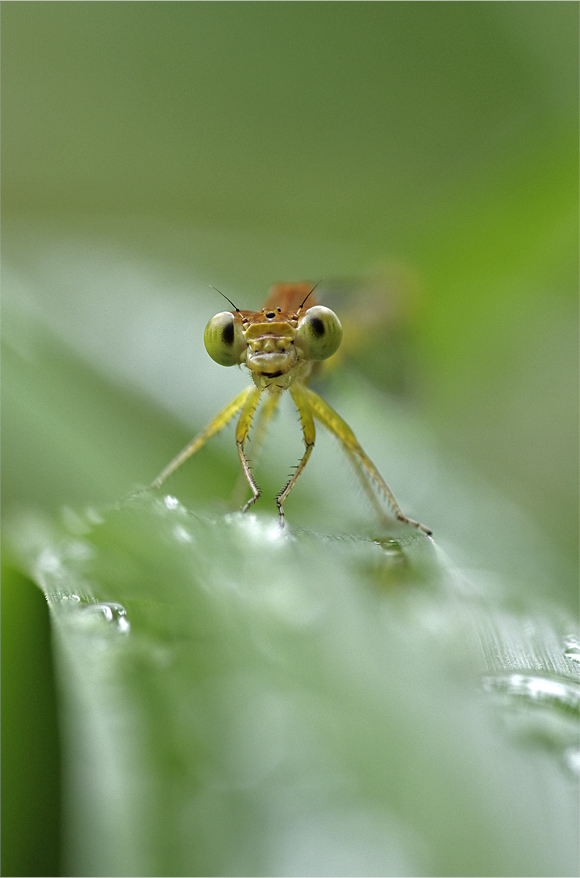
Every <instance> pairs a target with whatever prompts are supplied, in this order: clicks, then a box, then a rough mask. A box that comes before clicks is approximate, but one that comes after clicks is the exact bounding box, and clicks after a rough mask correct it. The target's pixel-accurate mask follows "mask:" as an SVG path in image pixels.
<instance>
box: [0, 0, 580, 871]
mask: <svg viewBox="0 0 580 878" xmlns="http://www.w3.org/2000/svg"><path fill="white" fill-rule="evenodd" d="M2 12H3V16H2V17H3V27H2V75H3V106H2V121H3V134H2V144H3V188H2V206H3V263H4V320H3V325H4V329H3V338H4V343H3V363H4V365H3V369H4V382H3V409H4V430H3V436H4V442H3V450H4V466H3V476H2V486H3V506H4V511H5V514H6V515H7V516H9V517H13V516H15V515H17V514H20V513H21V512H22V510H31V509H34V510H37V511H44V512H45V513H49V514H50V515H56V514H59V512H60V510H61V508H62V507H64V506H66V507H74V508H76V507H80V506H82V505H83V504H84V505H86V504H94V505H98V504H102V503H110V502H113V501H115V500H116V499H117V498H119V497H120V496H122V495H124V494H126V493H127V492H128V491H130V490H131V489H132V488H133V487H134V486H135V485H136V484H146V483H147V482H148V481H149V480H150V479H151V478H152V477H153V476H154V475H155V474H156V473H157V472H158V471H159V470H160V469H161V468H162V467H163V465H164V464H165V463H166V462H167V461H168V460H169V459H170V458H171V456H172V455H173V454H174V453H175V452H176V451H177V450H178V449H179V448H180V447H181V445H182V444H184V442H185V441H187V439H188V438H189V436H190V435H192V434H193V432H194V431H195V429H197V428H199V427H201V426H202V425H203V423H204V420H207V418H209V417H210V416H211V415H212V413H213V412H214V411H215V410H217V408H218V406H219V405H220V404H225V403H226V402H227V401H228V399H229V398H230V397H232V396H233V395H234V392H235V391H236V390H237V389H238V388H241V386H243V384H244V383H245V379H244V378H243V376H239V377H238V376H230V373H229V372H226V371H225V370H220V369H219V367H216V366H215V365H214V364H212V363H211V362H210V361H209V360H207V358H206V357H205V354H204V352H203V350H202V343H201V331H202V329H203V326H204V324H205V323H206V321H207V320H208V319H209V317H211V316H212V314H213V313H214V312H215V311H218V310H220V309H221V307H222V306H221V304H220V302H219V301H218V302H217V303H216V301H215V299H216V297H215V296H214V295H213V294H211V291H210V290H209V289H208V284H210V283H211V284H215V286H217V287H218V288H220V289H222V290H223V291H224V292H225V293H227V295H228V296H230V298H232V299H233V300H234V301H235V302H236V303H237V304H239V306H240V307H242V308H244V307H246V308H251V307H256V308H258V307H260V306H261V301H262V299H263V297H264V295H265V292H266V290H267V288H268V287H269V285H270V284H271V283H273V282H275V281H278V280H302V279H305V278H307V279H312V280H314V281H316V280H318V279H320V278H324V281H323V285H322V289H323V290H325V291H326V292H327V294H328V304H331V306H334V305H335V303H336V309H337V310H338V312H339V315H340V316H341V317H342V316H344V317H345V325H346V324H347V322H348V323H349V324H350V327H351V328H350V330H347V332H346V334H345V348H346V353H345V356H344V359H343V361H342V363H341V364H339V365H340V368H338V367H337V368H336V369H335V370H333V371H332V373H331V375H330V376H329V378H328V379H327V380H328V385H327V387H328V389H329V393H330V394H332V393H335V394H336V395H335V397H334V398H335V399H339V398H340V395H341V393H342V394H344V399H345V400H346V402H347V404H348V400H349V399H350V400H351V405H352V408H351V411H355V410H356V407H355V405H354V402H352V400H355V399H359V400H362V402H360V407H361V412H360V420H357V421H356V422H353V426H354V428H355V430H356V432H357V433H359V432H360V433H361V438H364V439H365V442H364V444H365V445H366V444H367V443H370V448H369V450H370V451H371V455H374V454H379V456H380V453H381V452H380V449H381V447H382V442H383V438H384V437H383V436H382V435H381V434H380V433H378V432H377V431H378V427H377V428H376V429H375V432H374V433H373V420H374V410H375V408H374V407H375V406H381V407H385V406H386V408H387V410H388V411H392V412H394V413H395V414H393V418H394V420H396V421H397V419H399V420H402V421H404V424H405V425H406V426H405V427H404V428H403V429H402V432H400V433H399V436H400V438H399V440H398V441H399V442H400V444H401V445H402V446H405V447H407V446H408V447H410V448H411V449H412V450H411V452H410V455H411V458H412V457H413V454H419V456H421V453H422V452H424V453H423V457H422V460H423V463H422V465H421V467H419V469H417V467H416V466H413V464H409V466H408V471H409V472H411V473H414V478H415V481H416V484H415V485H414V486H411V487H409V488H408V498H409V499H408V501H407V504H406V503H405V502H404V501H405V493H404V492H405V490H406V481H407V479H406V476H405V475H404V474H403V477H400V482H399V485H401V486H402V490H403V495H402V499H401V502H402V505H403V506H404V507H405V508H407V506H408V505H409V504H410V508H409V511H410V512H411V513H413V514H416V515H417V516H419V517H420V518H421V519H422V520H424V521H425V523H427V524H428V525H430V526H431V527H433V529H434V531H435V533H436V536H437V537H439V538H441V539H442V541H443V542H445V541H447V545H448V546H452V547H453V546H455V547H458V551H459V554H460V555H461V552H462V551H463V553H464V557H465V558H467V559H468V560H469V559H471V560H473V557H474V553H475V555H477V557H478V560H480V559H481V558H485V557H486V553H488V554H489V555H490V556H492V557H494V556H495V555H496V553H497V554H498V555H499V554H500V553H501V552H502V551H503V552H504V553H505V552H507V553H508V554H509V545H510V539H511V536H508V537H506V541H507V546H508V548H507V549H505V547H503V548H501V549H500V548H498V546H497V545H496V540H497V539H499V538H498V537H497V533H495V532H494V531H493V527H494V525H493V523H492V519H493V516H494V502H495V501H494V499H493V498H498V500H497V502H498V504H499V505H498V507H497V508H498V516H499V517H501V519H502V524H501V526H499V525H498V526H497V529H498V530H505V531H506V532H507V534H508V535H510V534H511V533H512V531H511V527H512V522H515V523H516V524H515V525H514V527H515V528H516V530H518V529H519V532H523V531H528V532H529V534H530V535H531V536H530V545H535V546H537V547H538V551H539V552H540V554H542V557H546V556H547V555H549V556H550V559H552V560H551V561H550V565H551V569H552V571H556V573H555V574H554V575H553V576H552V577H550V578H549V580H546V583H545V589H546V596H547V597H552V598H554V599H555V600H556V601H557V602H560V603H561V604H563V605H564V606H566V607H567V608H569V609H572V610H574V609H575V608H576V606H577V596H576V582H577V572H576V571H577V547H578V463H577V460H578V455H577V452H578V368H577V367H578V299H577V288H578V277H577V251H578V247H577V240H578V211H577V201H578V198H577V191H578V187H577V168H578V136H577V130H578V84H577V71H578V5H577V4H576V3H565V2H553V3H552V2H549V3H548V2H539V3H535V2H522V3H480V2H473V3H472V2H458V3H440V2H435V3H423V2H417V3H399V2H389V3H383V2H381V3H230V2H225V3H195V2H185V3H157V2H153V3H141V2H136V3H128V2H127V3H115V4H113V3H101V2H96V3H77V2H73V3H59V2H47V3H44V2H43V3H41V2H31V3H5V4H3V10H2ZM325 301H327V300H326V299H325ZM349 318H350V319H349ZM216 370H217V371H216ZM222 372H223V374H222ZM236 382H237V383H236ZM360 388H364V389H365V390H364V394H363V395H361V394H360V393H359V390H360ZM349 393H350V396H349ZM384 394H388V395H389V397H390V402H388V397H386V396H385V395H384ZM329 398H331V399H332V396H331V397H329ZM365 400H367V401H370V402H367V403H365ZM365 405H366V415H365ZM389 407H390V408H389ZM340 411H341V413H342V414H343V415H345V416H347V419H349V413H348V412H345V411H344V409H340ZM387 441H388V439H386V438H385V442H387ZM220 443H221V444H220ZM414 443H415V444H414ZM323 447H324V446H323ZM296 448H299V437H298V444H297V445H296ZM375 448H376V449H377V450H376V451H375V450H374V449H375ZM322 453H323V452H321V454H322ZM294 454H295V452H290V461H289V462H292V461H293V455H294ZM204 455H205V456H204V458H203V465H200V466H199V467H197V468H196V469H195V470H194V472H195V489H196V492H197V496H198V498H199V497H201V498H202V500H205V501H207V502H208V503H210V502H212V500H213V499H214V497H215V495H216V493H217V494H218V496H220V497H221V498H223V501H224V502H225V501H226V500H227V498H228V492H229V491H230V490H231V485H232V484H233V483H234V481H235V479H236V475H237V465H236V459H235V453H234V451H233V447H232V439H231V436H228V437H226V438H225V439H224V441H223V442H221V440H220V441H217V442H216V444H215V448H211V449H209V448H208V450H207V453H206V452H204ZM314 461H315V458H314V457H313V460H312V462H311V464H310V467H316V465H317V464H315V462H314ZM396 462H397V461H396V459H393V460H391V461H390V462H389V463H388V467H389V468H391V469H392V468H393V467H395V468H396ZM283 466H284V467H287V464H286V463H284V464H283ZM381 469H385V472H384V474H385V477H386V478H387V481H388V482H389V484H391V487H393V489H394V491H395V494H396V495H397V496H398V497H399V496H400V494H401V488H399V485H398V484H397V482H396V479H397V476H395V484H392V482H391V478H390V476H389V472H390V471H391V469H387V468H385V467H383V466H381ZM192 472H193V471H190V474H189V476H187V475H186V476H184V478H183V480H182V482H183V484H184V485H186V483H187V482H188V481H191V480H192V479H193V475H192ZM451 473H455V474H457V473H459V474H460V477H461V480H462V481H463V484H466V485H467V493H468V494H470V496H471V503H472V505H471V506H470V507H469V508H467V507H466V506H465V505H464V503H463V495H461V494H460V493H459V492H458V491H457V489H456V487H455V485H454V484H453V483H452V480H451V476H450V474H451ZM268 478H269V476H268V475H267V473H266V474H265V476H264V479H265V480H266V483H268ZM312 478H315V475H314V476H313V477H312ZM279 481H280V478H279V476H278V475H277V474H276V475H274V476H272V479H271V484H272V491H271V492H270V493H272V492H273V491H275V489H276V485H277V484H278V482H279ZM410 481H412V479H410ZM184 490H187V488H186V487H184ZM316 490H317V489H316V486H315V484H314V482H307V481H306V476H305V487H304V493H303V494H302V499H301V497H300V495H298V494H297V495H296V498H295V500H294V498H293V502H295V506H294V510H295V512H294V520H295V522H296V523H297V524H300V523H306V524H308V525H310V526H313V523H315V522H316V520H317V517H318V516H319V515H321V516H322V519H323V522H324V517H323V514H322V512H320V511H319V510H320V509H322V507H318V506H316V505H315V504H314V505H313V501H312V498H313V497H315V495H316ZM484 495H485V497H486V499H485V501H484V499H483V497H484ZM480 498H481V504H480V503H479V500H480ZM264 509H266V507H264ZM290 509H291V507H290V504H289V506H288V512H290ZM478 509H479V512H478V511H477V510H478ZM481 509H485V510H486V511H485V513H481ZM309 514H310V518H309ZM478 516H479V518H478ZM326 522H327V525H326V526H328V527H335V528H340V526H341V518H340V515H339V514H337V515H336V516H335V518H334V519H333V517H332V514H331V512H330V511H329V510H328V509H327V519H326ZM349 524H350V522H347V523H346V525H344V524H343V528H344V527H347V526H348V525H349ZM321 526H322V525H321ZM476 531H478V533H479V535H478V533H476ZM492 533H493V550H491V545H490V541H491V537H490V534H492ZM467 544H469V545H470V549H469V550H467V549H466V548H465V546H466V545H467ZM511 545H513V541H512V543H511ZM478 552H479V555H478V554H477V553H478ZM524 554H525V555H526V558H525V559H524V561H523V562H522V556H519V557H517V558H515V560H514V562H513V563H514V566H516V567H517V566H518V565H521V564H522V563H523V564H524V567H525V564H526V563H527V564H529V565H530V567H533V566H535V560H534V558H533V557H532V556H531V555H530V553H529V552H527V550H526V552H525V553H524ZM5 557H6V559H7V560H6V563H7V575H6V577H5V591H4V595H5V596H7V597H6V600H8V601H9V603H8V604H7V605H6V611H5V614H4V616H3V625H5V626H9V627H10V630H11V631H17V632H20V633H19V636H18V637H13V638H12V639H8V641H7V644H6V647H3V650H4V649H7V650H8V654H7V655H6V657H5V664H4V665H3V676H6V675H8V676H7V680H8V683H9V687H10V680H12V681H14V680H17V682H19V683H20V686H19V685H15V684H14V685H12V688H9V689H8V691H9V692H11V693H13V694H12V695H11V696H10V697H14V698H15V699H16V702H15V703H17V702H18V698H17V696H18V692H19V691H20V687H23V688H26V683H25V681H26V680H28V679H29V678H30V679H38V675H37V674H36V676H35V671H34V666H35V662H36V665H37V666H38V667H39V668H43V667H45V665H46V662H47V661H49V658H48V657H49V653H48V649H47V645H46V637H45V636H43V637H39V636H36V635H34V636H32V632H33V631H36V630H38V625H41V622H39V621H38V620H39V619H41V617H42V615H43V613H44V612H45V608H44V607H43V606H42V604H41V602H39V601H38V600H37V595H34V597H31V596H30V594H29V593H27V589H32V585H31V584H30V583H29V582H28V581H27V580H25V579H23V577H22V572H21V571H20V570H19V569H18V563H17V561H16V560H14V559H13V558H12V557H11V555H10V550H8V552H7V554H6V556H5ZM506 563H508V562H506ZM522 579H525V577H524V575H523V574H522ZM541 589H542V586H541V584H540V586H539V590H540V592H541ZM3 600H4V597H3ZM32 618H34V619H36V623H34V624H32V623H30V624H29V621H28V620H29V619H32ZM19 626H20V627H19ZM22 642H26V643H27V646H28V656H29V660H30V667H29V668H28V670H26V668H24V667H23V666H22V665H21V664H20V663H19V661H18V659H17V658H16V655H17V654H16V652H15V651H14V650H15V649H16V646H14V648H13V645H14V644H16V643H20V644H21V643H22ZM38 673H40V671H39V672H38ZM20 707H21V709H20V713H19V710H18V709H17V708H16V707H15V709H14V711H10V712H9V715H8V717H6V712H5V713H4V719H3V724H5V723H9V724H10V723H11V722H14V723H17V722H20V723H21V725H20V726H18V727H17V733H16V734H13V736H12V738H10V739H9V740H13V741H15V742H16V743H15V744H14V747H15V748H16V750H15V752H16V751H18V747H17V744H18V743H19V745H20V748H21V750H20V751H19V752H16V756H15V757H14V759H15V760H16V764H18V759H21V760H22V762H23V764H27V765H28V764H29V761H27V760H28V756H27V754H28V753H29V752H30V748H31V747H34V743H32V744H31V742H30V740H28V738H27V734H26V729H27V728H28V727H29V726H30V725H31V721H30V719H29V721H28V722H26V721H23V720H22V719H19V717H22V716H28V717H29V718H30V717H33V723H36V722H37V720H38V714H34V712H32V713H30V712H29V713H28V714H26V711H24V713H22V705H20ZM51 709H52V708H51V707H50V705H49V706H48V707H47V708H46V710H47V711H48V713H46V714H43V716H44V715H45V716H46V717H48V719H46V723H47V724H48V725H47V728H48V727H49V726H50V728H51V729H53V730H54V728H55V726H54V719H50V717H51V716H52V714H50V710H51ZM36 710H37V711H38V710H40V706H39V705H37V706H36ZM30 711H32V708H31V707H30ZM18 729H24V731H23V732H18ZM9 731H10V729H9ZM27 747H28V748H29V749H28V750H27V749H26V748H27ZM52 751H54V752H55V753H56V752H57V748H56V747H53V748H52ZM13 764H14V763H13ZM53 767H54V766H53ZM47 774H48V778H47V780H46V789H47V790H48V793H47V794H46V797H45V798H46V802H47V803H48V804H47V805H46V807H47V809H48V811H49V812H51V813H54V808H56V807H57V806H56V805H54V801H56V800H57V799H55V800H54V801H53V804H52V805H51V804H50V798H49V797H50V795H51V794H52V795H54V796H55V797H58V785H56V784H55V783H54V782H52V780H51V778H52V774H51V772H50V771H48V770H47ZM44 780H45V779H44V777H43V771H42V768H41V767H38V768H37V770H36V773H34V772H32V774H31V776H30V786H31V787H32V788H35V789H41V788H43V787H42V785H43V784H44ZM50 791H52V793H51V792H50ZM4 810H6V804H5V809H4ZM14 813H16V812H14ZM27 813H28V812H27ZM27 819H28V820H33V824H34V822H36V821H37V820H38V819H39V818H38V817H36V816H33V817H31V816H30V814H29V813H28V817H27V816H26V813H24V812H23V814H22V816H21V817H20V818H19V820H18V821H16V825H15V826H13V827H12V830H13V831H12V834H11V835H10V836H9V847H8V850H9V852H10V851H15V854H14V857H15V860H14V862H21V863H22V862H24V863H25V865H23V866H21V867H20V868H22V869H24V870H25V871H23V872H18V871H12V872H10V870H9V871H5V870H4V867H3V871H4V874H48V873H49V872H48V871H47V869H48V868H49V867H48V866H47V864H46V862H43V861H42V859H41V860H35V861H34V862H33V861H27V860H26V857H27V856H28V857H32V853H31V851H30V846H29V845H27V843H26V839H27V838H28V837H30V832H31V831H32V829H31V826H27V825H26V820H27ZM19 832H20V836H19ZM19 839H20V840H19ZM10 845H12V847H11V846H10ZM5 851H6V847H5ZM9 855H10V853H9ZM5 856H6V854H5ZM50 856H53V857H57V856H58V854H57V853H52V854H50ZM18 857H21V858H24V860H22V859H20V860H18ZM53 862H55V861H54V860H53ZM6 863H7V861H6ZM6 868H8V864H7V865H6ZM13 868H17V867H16V866H15V867H13ZM54 868H56V867H54ZM35 869H36V871H35ZM26 870H28V871H26ZM38 870H40V871H38ZM43 870H44V871H43Z"/></svg>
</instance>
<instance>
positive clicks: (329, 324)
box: [296, 305, 342, 360]
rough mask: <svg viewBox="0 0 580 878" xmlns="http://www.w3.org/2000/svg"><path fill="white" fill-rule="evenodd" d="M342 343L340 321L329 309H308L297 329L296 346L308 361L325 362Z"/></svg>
mask: <svg viewBox="0 0 580 878" xmlns="http://www.w3.org/2000/svg"><path fill="white" fill-rule="evenodd" d="M341 341H342V326H341V325H340V320H339V319H338V317H337V316H336V314H335V313H334V311H331V310H330V308H325V307H324V306H323V305H314V306H313V307H312V308H309V309H308V311H307V312H306V314H305V315H304V317H303V318H302V320H301V321H300V325H299V327H298V332H297V334H296V344H297V345H298V347H299V348H301V350H302V355H303V357H304V358H305V359H308V360H327V359H328V357H331V356H332V355H333V354H334V353H335V352H336V351H337V350H338V348H339V346H340V343H341Z"/></svg>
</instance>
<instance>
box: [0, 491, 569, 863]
mask: <svg viewBox="0 0 580 878" xmlns="http://www.w3.org/2000/svg"><path fill="white" fill-rule="evenodd" d="M408 530H409V529H406V528H402V527H401V528H395V527H394V531H393V534H392V535H391V536H390V537H387V536H386V535H384V536H383V538H382V539H374V540H373V539H370V538H367V539H364V538H362V537H361V538H354V537H347V536H344V537H340V536H337V535H329V534H320V533H315V532H312V531H306V530H298V531H293V530H292V529H287V530H285V531H281V530H280V529H279V527H278V524H277V522H276V519H275V518H274V517H266V518H263V517H257V516H254V515H245V516H244V515H242V514H241V513H236V514H233V515H228V516H225V517H217V518H216V517H208V516H207V515H204V514H201V513H200V512H199V511H191V510H188V509H186V508H185V507H184V506H182V505H181V503H179V501H178V500H177V499H176V498H175V497H172V496H171V495H166V496H165V497H164V498H161V497H156V496H152V495H149V494H144V495H142V496H141V497H138V498H135V499H133V500H131V501H127V502H126V503H124V504H122V505H120V506H118V507H117V508H115V509H109V510H106V511H104V512H102V514H101V517H100V518H99V519H98V520H96V515H95V512H94V511H93V512H92V513H85V514H82V515H81V514H77V515H76V516H75V517H74V518H73V517H71V516H70V515H69V527H68V533H67V534H66V535H65V536H64V537H61V538H60V539H58V538H55V535H54V534H53V535H51V534H50V532H49V531H48V530H47V527H46V522H44V523H43V522H42V520H38V519H34V518H31V517H30V516H24V517H23V518H22V519H20V520H19V521H18V523H17V525H16V524H15V525H14V532H15V533H17V536H16V537H15V542H17V543H18V545H19V551H20V553H21V556H22V558H23V559H26V563H27V564H28V565H29V567H30V571H31V575H32V576H33V577H34V578H35V579H36V581H37V582H38V583H39V584H40V585H41V587H42V589H43V590H44V592H45V594H46V597H47V600H48V602H49V606H50V609H51V614H52V618H53V622H54V630H55V642H56V649H57V663H58V670H59V681H60V687H61V693H62V699H63V706H64V717H65V739H66V747H65V754H66V761H67V771H66V787H67V796H66V811H67V839H68V863H67V868H68V874H80V875H90V874H99V875H135V874H140V875H198V874H210V875H211V874H213V875H230V874H246V875H263V874H272V875H289V874H295V875H301V874H308V875H320V874H336V875H341V874H342V875H418V874H449V875H453V874H457V875H458V874H490V875H492V874H513V875H524V874H529V875H561V874H573V870H574V868H575V865H574V864H575V858H576V846H575V826H576V823H575V814H576V805H577V803H576V797H575V785H574V783H573V772H574V766H575V765H576V766H577V762H575V759H577V757H576V756H574V752H575V749H574V744H575V734H576V730H577V722H576V713H577V709H578V699H579V689H578V684H577V682H576V683H575V682H574V669H575V667H576V665H575V662H576V661H577V658H578V654H577V651H576V652H575V651H574V644H573V643H572V641H569V642H568V646H566V642H565V637H566V635H568V636H570V631H571V629H569V628H568V627H567V626H568V625H569V621H568V620H564V619H562V618H559V619H558V618H555V619H553V620H552V621H550V620H549V618H548V617H547V615H546V614H545V613H544V614H542V615H540V614H536V615H535V616H532V617H530V616H528V617H525V618H524V617H522V616H521V615H515V614H512V613H510V612H509V611H508V609H507V608H504V609H502V608H501V607H500V606H499V605H498V604H497V601H496V600H495V599H494V598H493V590H491V591H490V589H489V586H488V585H486V583H485V582H484V580H483V579H480V581H477V580H475V581H469V580H468V579H466V578H465V576H464V575H462V574H461V573H460V572H459V571H458V570H457V569H454V568H453V566H452V565H451V564H450V562H449V561H448V560H447V558H446V556H445V554H444V553H443V552H442V551H441V550H440V549H439V548H438V547H437V545H436V544H434V543H433V542H432V541H431V540H429V539H428V538H426V537H422V536H421V535H420V534H418V533H416V532H414V531H413V532H412V533H411V534H408V533H407V531H408ZM566 650H568V655H567V656H566V655H565V652H566Z"/></svg>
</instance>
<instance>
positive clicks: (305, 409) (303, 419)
mask: <svg viewBox="0 0 580 878" xmlns="http://www.w3.org/2000/svg"><path fill="white" fill-rule="evenodd" d="M290 394H291V396H292V399H293V400H294V403H295V405H296V408H297V409H298V414H299V415H300V423H301V424H302V436H303V438H304V445H305V447H306V451H305V452H304V455H303V456H302V458H301V459H300V461H299V462H298V466H297V467H296V469H295V470H294V472H293V474H292V475H291V476H290V478H289V479H288V482H287V483H286V485H285V487H284V488H283V490H282V491H281V492H280V493H279V494H278V496H277V497H276V505H277V506H278V514H279V516H280V527H284V509H283V508H282V506H283V503H284V501H285V500H286V498H287V497H288V494H289V493H290V491H291V490H292V488H293V487H294V485H295V484H296V482H297V481H298V477H299V475H300V473H301V472H302V470H303V469H304V467H305V466H306V464H307V463H308V458H309V457H310V455H311V454H312V449H313V448H314V440H315V439H316V428H315V426H314V418H313V417H312V412H311V411H310V406H309V404H308V399H307V398H306V396H305V394H304V388H303V387H302V386H301V385H300V384H293V385H292V386H291V387H290Z"/></svg>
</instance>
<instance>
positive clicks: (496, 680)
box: [483, 674, 580, 710]
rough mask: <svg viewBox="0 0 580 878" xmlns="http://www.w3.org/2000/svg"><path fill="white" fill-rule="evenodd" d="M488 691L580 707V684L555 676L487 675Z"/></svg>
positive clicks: (485, 681) (538, 701)
mask: <svg viewBox="0 0 580 878" xmlns="http://www.w3.org/2000/svg"><path fill="white" fill-rule="evenodd" d="M483 682H484V686H485V688H486V689H487V690H488V692H501V693H505V694H506V695H513V696H519V697H523V698H526V699H528V700H529V701H533V702H534V703H556V704H558V705H560V706H562V707H566V708H568V709H573V710H578V709H580V684H578V683H574V682H571V681H567V680H562V679H558V678H555V677H547V676H544V677H542V676H537V675H531V674H505V675H499V676H497V677H485V678H484V681H483Z"/></svg>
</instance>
